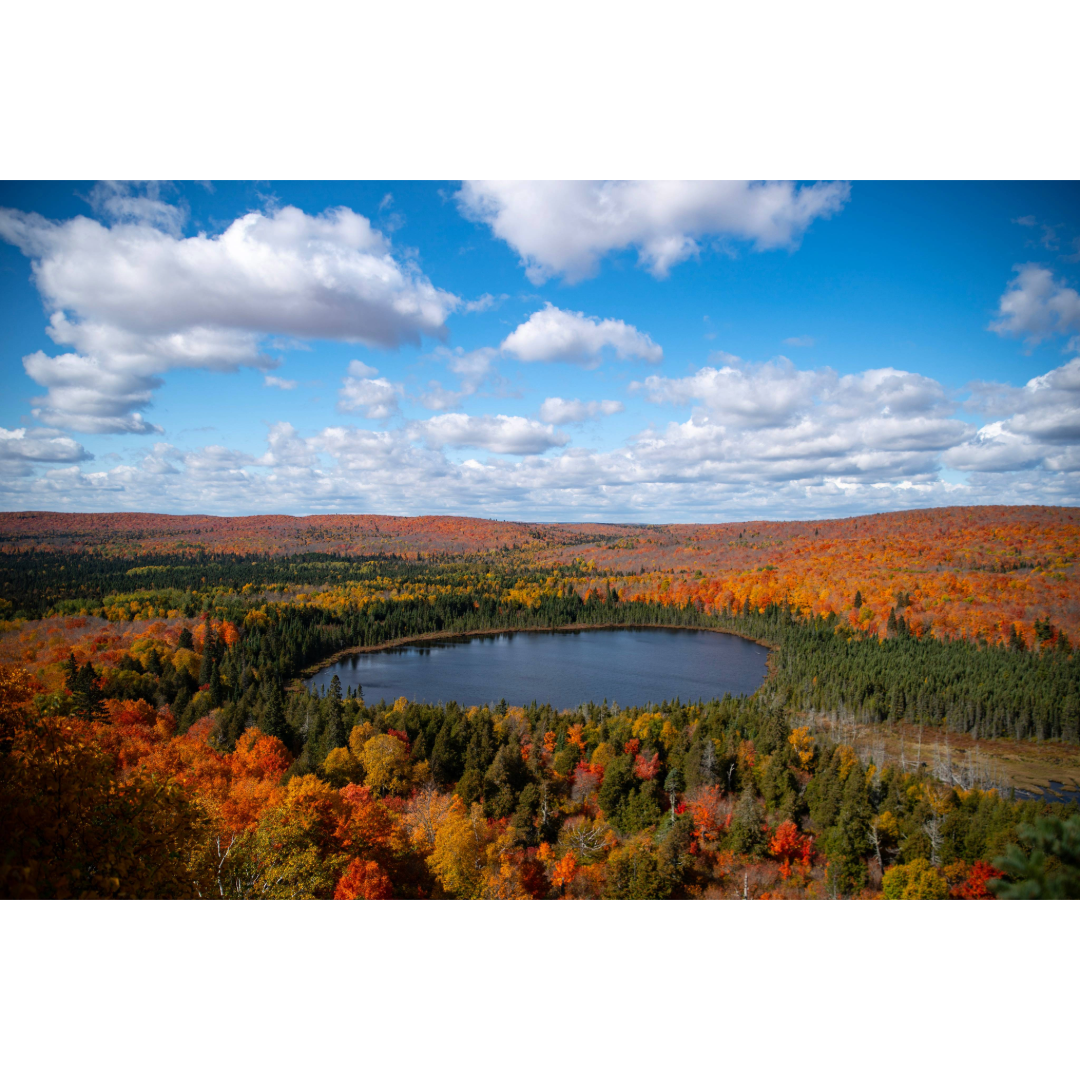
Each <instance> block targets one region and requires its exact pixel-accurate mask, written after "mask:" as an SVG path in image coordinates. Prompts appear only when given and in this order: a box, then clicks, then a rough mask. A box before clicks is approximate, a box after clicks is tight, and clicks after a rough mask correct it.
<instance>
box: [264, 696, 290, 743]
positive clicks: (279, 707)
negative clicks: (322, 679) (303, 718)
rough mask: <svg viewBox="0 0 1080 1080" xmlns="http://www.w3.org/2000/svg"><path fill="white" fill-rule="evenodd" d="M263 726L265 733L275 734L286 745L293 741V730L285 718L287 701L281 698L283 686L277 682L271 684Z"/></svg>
mask: <svg viewBox="0 0 1080 1080" xmlns="http://www.w3.org/2000/svg"><path fill="white" fill-rule="evenodd" d="M261 727H262V731H263V734H264V735H273V736H274V738H275V739H280V740H281V741H282V742H283V743H285V745H286V746H288V745H289V743H290V742H291V741H292V740H291V737H290V736H291V734H292V732H291V730H290V728H289V725H288V723H287V721H286V720H285V703H284V702H283V701H282V700H281V688H280V687H279V686H278V684H277V683H275V682H272V683H271V684H270V691H269V693H268V694H267V699H266V709H265V711H264V712H263V717H262V724H261Z"/></svg>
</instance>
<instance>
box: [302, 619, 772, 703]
mask: <svg viewBox="0 0 1080 1080" xmlns="http://www.w3.org/2000/svg"><path fill="white" fill-rule="evenodd" d="M768 655H769V650H768V649H766V648H764V647H763V646H761V645H755V644H754V642H752V641H746V640H744V639H743V638H739V637H735V636H734V635H732V634H716V633H710V632H708V631H705V630H675V629H662V628H655V629H653V628H649V629H642V630H569V631H553V632H540V633H536V632H530V633H520V632H519V633H505V634H494V635H490V636H484V637H471V638H455V639H448V640H446V641H442V642H438V643H436V642H426V643H424V644H423V645H406V646H400V647H397V648H393V649H384V650H382V651H380V652H369V653H356V654H354V655H352V656H348V657H346V658H345V659H344V660H340V661H338V662H337V663H335V664H332V665H331V666H330V667H327V668H324V669H323V670H322V671H320V672H318V674H316V675H314V676H313V677H312V678H310V679H308V680H307V685H308V686H309V687H320V688H321V687H325V686H328V685H329V684H330V680H331V679H332V678H333V677H334V675H337V676H338V678H339V679H341V685H342V689H343V690H344V689H345V688H347V687H349V686H353V687H356V686H358V685H359V686H362V687H363V693H364V700H365V701H367V702H369V703H372V704H373V703H375V702H377V701H378V700H379V699H380V698H385V699H386V700H387V701H394V700H395V699H397V698H399V697H407V698H408V699H409V700H410V701H424V702H429V703H431V704H437V703H439V702H447V701H456V702H457V703H458V704H459V705H466V706H467V705H485V704H491V703H493V702H497V701H499V700H500V699H501V698H505V699H506V701H507V702H508V703H509V704H511V705H527V704H529V703H530V702H532V701H536V702H537V703H539V704H545V703H550V704H551V705H553V706H555V708H557V709H573V708H576V707H577V706H578V705H581V704H583V703H585V702H588V701H595V702H597V703H599V702H601V701H603V700H604V698H607V700H608V702H609V704H610V703H612V702H618V704H619V705H622V706H627V705H647V704H649V703H650V702H652V703H659V702H661V701H665V700H674V699H675V698H676V697H678V698H680V699H681V700H683V701H696V700H698V699H699V698H704V699H705V700H708V699H710V698H714V697H723V695H724V694H725V693H732V694H749V693H752V692H753V691H755V690H756V689H757V688H758V687H759V686H761V684H762V682H763V681H764V679H765V661H766V659H767V657H768Z"/></svg>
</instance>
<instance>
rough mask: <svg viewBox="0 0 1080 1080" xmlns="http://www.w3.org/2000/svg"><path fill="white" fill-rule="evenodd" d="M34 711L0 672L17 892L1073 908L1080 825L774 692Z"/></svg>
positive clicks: (11, 865) (6, 803)
mask: <svg viewBox="0 0 1080 1080" xmlns="http://www.w3.org/2000/svg"><path fill="white" fill-rule="evenodd" d="M35 691H38V695H37V701H38V704H35ZM41 700H42V697H41V695H40V692H39V687H38V686H37V685H35V680H34V679H33V678H32V677H31V676H29V675H28V674H27V673H26V672H25V671H23V670H19V669H11V668H4V669H3V674H2V678H0V718H2V723H3V729H2V731H3V739H2V747H0V749H2V757H0V815H2V817H3V820H4V821H5V823H10V824H11V826H12V827H10V828H8V829H6V830H5V839H4V841H3V851H2V852H0V893H2V895H3V896H6V897H27V898H30V897H41V898H48V897H57V898H63V897H194V896H202V897H221V898H260V897H261V898H331V897H334V898H338V899H381V898H390V897H399V898H409V897H412V898H462V899H465V898H528V897H532V898H560V897H566V898H589V897H610V898H628V899H654V898H666V897H671V898H679V897H684V898H689V897H723V896H745V897H776V898H782V897H783V898H788V897H790V898H797V897H832V896H863V897H869V896H875V895H884V896H885V897H895V898H905V899H909V898H910V899H930V898H946V897H952V898H956V899H969V898H970V899H989V898H992V897H993V895H994V889H995V888H999V889H1000V890H1001V894H1002V895H1005V896H1011V895H1019V896H1071V895H1075V888H1076V853H1077V835H1078V828H1080V815H1073V816H1072V817H1068V816H1066V815H1065V814H1064V813H1063V811H1062V809H1061V808H1057V807H1050V806H1047V805H1044V804H1039V803H1034V802H1028V803H1014V802H1011V801H1009V800H1006V799H1003V798H1001V797H999V795H998V794H997V793H996V792H986V791H961V790H957V789H953V788H947V787H943V786H942V785H940V784H937V783H935V782H934V781H932V780H931V779H930V778H929V777H928V776H927V775H926V774H925V773H922V772H919V773H903V772H900V771H899V770H897V769H894V768H885V769H881V770H879V769H878V768H877V767H876V765H875V764H874V763H872V762H867V761H865V760H862V759H860V757H859V755H858V754H857V753H856V752H855V750H853V749H852V747H850V746H848V745H846V744H843V743H839V744H834V743H830V742H827V741H825V740H824V739H822V738H820V737H817V736H816V735H815V733H814V732H813V731H812V730H811V729H810V728H808V727H806V726H797V727H794V728H793V727H792V726H791V723H790V718H789V714H788V712H787V710H786V709H785V707H783V706H782V705H778V704H769V703H768V702H767V701H766V695H765V694H762V693H759V694H757V695H754V696H752V697H750V698H739V699H734V698H730V697H728V698H725V699H724V700H723V701H713V702H710V703H707V704H700V703H699V704H696V705H684V704H682V703H680V702H678V701H676V702H669V703H665V704H663V705H661V706H659V707H656V708H654V709H650V710H642V709H629V710H621V711H618V712H615V711H611V710H608V709H607V708H605V707H603V706H586V707H583V708H582V709H580V710H575V711H568V712H563V713H557V712H555V711H554V710H553V709H551V708H550V707H547V706H544V707H531V708H528V709H520V708H508V707H505V706H500V707H499V708H497V709H494V710H491V709H488V708H472V709H468V710H463V709H459V708H458V707H457V706H455V705H447V706H439V707H432V706H425V705H421V704H417V703H411V702H407V701H405V700H404V699H400V700H399V701H397V702H395V703H394V704H393V705H392V706H388V705H386V704H385V703H379V704H378V705H375V706H368V705H365V704H364V703H363V702H362V701H360V700H359V699H358V698H356V697H353V696H351V695H347V696H344V697H343V696H342V695H340V693H339V692H338V691H337V688H333V689H332V690H331V692H330V693H328V694H326V695H324V696H320V695H316V694H294V695H290V700H289V702H288V703H287V704H281V703H279V704H278V705H275V706H271V707H269V708H267V709H265V710H264V711H263V713H262V716H261V726H257V725H254V724H252V725H251V726H245V727H244V728H243V729H242V730H241V731H240V733H239V734H238V735H237V736H236V737H235V738H231V736H230V732H229V725H230V720H229V718H228V715H227V710H226V709H224V708H219V709H216V710H213V711H212V712H211V713H210V714H209V715H207V716H206V717H203V718H201V719H200V720H198V721H197V722H196V723H195V724H193V725H192V727H191V728H190V729H189V730H188V731H187V732H186V733H184V734H179V733H178V731H177V727H176V723H175V720H174V719H173V715H172V712H171V710H170V709H169V707H168V706H160V707H156V708H155V707H154V706H152V705H150V704H148V703H147V702H146V701H144V700H141V699H140V700H137V701H119V700H116V699H109V700H108V701H106V702H105V713H106V715H105V716H104V717H102V718H93V719H80V718H77V717H75V716H73V715H68V716H64V715H60V714H54V715H43V714H42V710H41V707H40V702H41ZM267 727H276V728H277V732H278V733H277V734H271V733H267V731H266V730H265V728H267ZM1070 860H1071V861H1070ZM995 864H996V865H995ZM997 866H1000V867H1001V868H1002V870H1003V871H1004V872H1005V874H1006V875H1007V877H1005V878H1002V870H999V869H997ZM999 880H1000V881H1002V883H1003V886H1004V887H1002V886H999V885H998V884H997V882H998V881H999Z"/></svg>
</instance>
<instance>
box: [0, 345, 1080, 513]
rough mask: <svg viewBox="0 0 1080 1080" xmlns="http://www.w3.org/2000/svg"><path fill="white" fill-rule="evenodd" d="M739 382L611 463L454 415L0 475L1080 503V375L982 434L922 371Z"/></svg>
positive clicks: (459, 508)
mask: <svg viewBox="0 0 1080 1080" xmlns="http://www.w3.org/2000/svg"><path fill="white" fill-rule="evenodd" d="M723 367H728V368H733V367H738V368H739V371H740V374H741V376H742V378H741V379H736V380H734V381H731V380H730V379H729V380H728V381H727V382H725V381H724V380H723V379H716V378H709V377H705V378H700V379H698V378H696V376H690V377H688V379H690V380H695V379H696V381H693V382H689V381H687V382H683V381H682V380H670V381H669V382H670V385H666V386H665V385H663V384H657V383H655V382H654V383H653V384H652V387H653V392H655V393H657V394H659V395H667V397H666V398H665V400H666V401H667V403H668V404H675V403H676V402H677V403H678V404H677V405H676V407H683V408H688V409H689V410H690V416H689V417H688V418H686V417H682V418H679V419H677V420H674V421H672V422H670V423H668V424H666V425H664V426H661V427H649V428H647V429H645V430H644V431H641V432H639V433H638V434H637V435H636V436H635V437H633V438H631V439H630V440H628V442H627V443H626V444H624V445H622V446H619V447H616V448H614V449H608V450H592V449H587V448H582V447H574V446H570V445H567V444H568V439H567V437H566V435H565V434H563V433H562V432H560V431H559V430H558V429H557V428H556V427H555V426H554V423H553V421H549V422H548V423H543V422H537V421H536V420H529V419H526V418H523V417H509V416H480V417H470V416H466V415H463V414H449V415H446V416H439V417H433V418H432V419H430V420H427V421H422V422H419V423H408V424H402V425H400V426H398V427H396V428H394V429H388V430H380V431H367V430H363V429H359V428H356V427H354V426H352V425H340V426H333V427H327V428H324V429H323V430H322V431H319V432H317V433H316V434H314V435H311V436H306V437H305V436H302V435H301V434H300V433H299V432H297V431H296V430H295V429H294V428H293V427H292V426H291V425H290V424H287V423H281V424H275V425H273V426H272V427H271V428H270V429H269V432H268V435H267V449H266V452H265V454H263V455H262V456H261V457H258V458H255V457H252V456H251V455H248V454H242V453H238V452H235V451H231V450H229V449H228V448H226V447H220V446H218V447H204V448H202V449H199V450H195V451H191V452H182V451H179V450H177V449H176V448H175V447H171V446H169V445H168V444H166V443H158V444H157V445H156V446H155V447H154V450H153V451H152V452H151V453H148V454H147V455H146V456H145V457H144V458H143V460H142V461H141V462H140V463H138V464H136V465H117V466H116V467H114V468H110V469H108V470H101V471H97V472H86V473H84V472H82V471H81V470H80V468H79V466H78V464H77V461H76V456H75V455H77V454H78V453H80V452H81V451H80V449H79V448H76V447H75V446H74V445H73V444H70V441H68V442H67V443H65V442H63V441H60V442H59V443H55V444H53V443H50V440H55V439H56V438H57V436H56V434H55V433H52V432H48V431H45V432H41V431H38V432H28V433H26V434H24V435H21V436H20V435H19V434H18V432H17V431H16V432H15V433H13V436H14V437H13V438H10V439H8V440H7V441H8V443H11V442H13V441H14V442H17V441H20V440H27V442H28V443H29V441H30V440H32V439H36V440H41V441H42V442H43V444H45V445H44V449H41V448H38V449H36V450H33V451H32V452H31V453H30V454H26V455H24V457H23V458H22V459H20V460H26V461H27V464H28V466H29V468H30V470H31V471H27V470H20V469H18V468H12V467H8V468H6V469H0V499H2V500H3V501H4V503H5V504H6V505H9V506H12V507H21V508H33V507H35V506H41V507H42V508H43V509H44V508H51V509H56V508H58V507H62V508H67V509H85V510H90V509H97V510H101V509H103V508H104V507H108V508H110V509H133V510H149V509H156V510H171V511H196V510H197V511H203V512H205V511H207V510H208V509H212V510H213V511H215V512H218V513H245V512H247V513H250V512H253V511H260V512H268V511H270V510H276V511H283V512H302V513H311V512H317V511H325V512H378V513H431V512H440V511H441V512H455V513H472V514H484V515H491V516H500V517H503V516H512V517H516V518H518V519H519V520H566V518H567V517H569V516H573V517H578V518H582V519H584V520H589V519H599V520H620V519H621V520H636V521H642V520H653V521H673V520H683V521H695V520H697V521H700V520H717V519H720V520H723V519H734V520H745V519H746V518H747V517H753V516H767V517H784V516H789V517H813V516H818V515H825V516H839V515H843V514H850V513H868V512H875V511H880V510H895V509H900V508H905V507H913V506H932V505H948V504H953V505H955V504H972V503H985V504H994V503H1033V502H1046V503H1054V504H1059V505H1060V504H1075V503H1078V502H1080V440H1076V439H1073V438H1071V436H1070V434H1069V431H1070V429H1069V428H1067V427H1066V426H1065V424H1064V422H1063V421H1062V420H1061V419H1060V417H1061V416H1062V415H1064V414H1063V413H1062V409H1064V408H1070V407H1075V405H1076V398H1077V395H1078V390H1077V382H1078V381H1080V360H1078V361H1075V362H1070V364H1066V365H1063V366H1062V367H1060V368H1057V369H1055V370H1054V371H1051V372H1048V373H1047V374H1046V375H1044V376H1040V377H1039V378H1038V379H1033V380H1031V381H1030V382H1029V383H1028V384H1026V385H1025V386H1023V387H1001V386H997V387H991V388H983V389H982V390H981V391H980V393H979V394H972V396H971V398H969V400H968V401H966V402H963V403H962V407H963V408H964V410H965V411H968V412H979V411H980V410H983V409H987V408H992V409H1002V408H1004V409H1007V410H1015V411H1009V412H1008V413H1007V415H1005V416H1002V417H1001V418H999V419H988V420H987V422H985V423H984V424H983V425H982V427H981V428H979V429H977V430H976V429H975V427H974V426H972V425H968V424H965V423H962V422H960V421H958V420H956V419H955V417H954V415H953V412H954V410H955V409H956V408H957V407H958V403H957V401H956V400H954V399H953V398H952V397H951V396H950V395H949V394H948V393H947V392H946V391H945V390H944V388H942V387H941V386H940V385H939V384H937V383H936V382H934V380H930V379H926V378H925V377H923V376H918V375H912V374H911V373H909V372H902V371H897V370H894V369H889V368H884V369H875V370H870V371H864V372H860V373H857V374H852V375H845V376H838V375H836V374H834V373H831V372H826V373H824V374H821V373H814V372H811V373H805V372H800V371H799V370H798V369H796V368H794V367H793V366H790V365H789V364H788V363H787V362H782V361H774V362H772V363H771V364H759V365H750V364H743V363H742V362H740V361H736V360H735V358H727V360H726V362H725V363H724V364H723ZM713 370H714V371H720V370H722V368H720V367H717V368H715V369H713ZM701 374H702V373H700V372H699V373H697V375H698V376H700V375H701ZM807 374H810V375H811V376H813V377H814V381H813V382H812V385H811V389H810V390H809V391H808V392H807V393H806V397H805V400H804V401H803V402H802V404H801V405H800V404H799V403H798V402H797V401H795V402H792V400H791V395H781V396H782V399H783V401H784V402H785V404H784V405H783V406H782V407H780V408H778V409H776V410H775V411H774V413H773V414H771V417H772V419H770V416H769V414H768V413H767V410H766V411H765V412H763V409H762V405H761V400H762V398H761V391H762V388H763V387H768V388H770V389H771V390H774V391H779V390H780V389H781V387H780V386H779V384H780V383H782V382H783V381H784V380H785V379H787V380H788V381H790V382H792V383H794V384H795V385H796V386H797V387H800V388H802V389H803V390H805V388H806V386H805V382H804V378H805V376H806V375H807ZM545 404H547V405H548V406H549V409H548V412H547V415H548V416H549V417H552V416H554V410H555V409H557V408H561V409H562V411H563V415H564V416H566V417H567V420H566V422H574V421H573V420H572V419H571V417H572V416H573V415H581V411H582V410H580V409H579V408H578V406H579V404H580V405H581V406H582V407H583V409H584V411H585V412H586V413H587V412H589V411H590V410H589V406H590V405H592V404H595V403H591V402H590V403H578V402H572V401H560V402H556V401H555V400H554V399H549V400H548V402H546V403H545ZM1040 410H1043V411H1042V412H1040ZM598 412H599V410H598ZM1055 416H1057V417H1059V419H1057V420H1054V417H1055ZM1051 440H1057V441H1051ZM459 447H477V448H478V449H481V450H487V451H489V452H490V453H491V454H492V455H493V456H491V457H489V458H487V459H486V460H483V461H479V460H477V459H475V458H470V459H468V460H465V461H461V462H456V461H453V460H451V458H450V457H449V456H448V455H447V450H448V449H450V448H459ZM544 451H547V453H545V452H544ZM19 454H20V451H10V450H8V449H6V448H5V449H4V451H3V453H0V460H3V459H4V458H5V457H6V458H7V459H9V464H10V462H11V461H12V460H13V459H14V458H19ZM34 454H36V455H37V456H36V457H33V455H34ZM48 455H52V456H48ZM65 455H72V456H71V457H70V458H66V457H65ZM31 458H32V460H31ZM16 464H17V462H16ZM52 466H55V467H52ZM943 466H944V467H947V468H948V469H951V470H955V471H958V472H959V473H961V474H963V476H964V479H963V482H960V481H953V480H951V479H946V478H944V477H945V476H946V475H948V474H943V473H942V472H941V470H942V467H943Z"/></svg>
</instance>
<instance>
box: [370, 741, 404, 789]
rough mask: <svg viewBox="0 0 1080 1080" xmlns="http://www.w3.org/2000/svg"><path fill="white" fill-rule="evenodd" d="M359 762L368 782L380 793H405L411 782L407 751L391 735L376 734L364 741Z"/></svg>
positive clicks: (401, 743) (402, 744)
mask: <svg viewBox="0 0 1080 1080" xmlns="http://www.w3.org/2000/svg"><path fill="white" fill-rule="evenodd" d="M360 763H361V764H362V765H363V766H364V775H365V777H366V778H367V782H368V784H369V785H370V786H371V787H372V788H374V789H375V790H376V791H377V792H379V793H380V794H381V795H406V794H408V791H409V787H410V782H411V772H412V771H411V769H410V768H409V752H408V750H406V749H405V744H404V743H403V742H402V741H401V740H400V739H395V738H394V736H393V735H376V736H374V737H373V738H371V739H368V741H367V742H366V743H364V748H363V750H361V752H360Z"/></svg>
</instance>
